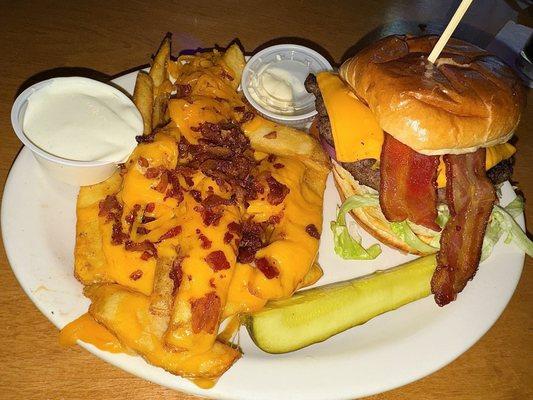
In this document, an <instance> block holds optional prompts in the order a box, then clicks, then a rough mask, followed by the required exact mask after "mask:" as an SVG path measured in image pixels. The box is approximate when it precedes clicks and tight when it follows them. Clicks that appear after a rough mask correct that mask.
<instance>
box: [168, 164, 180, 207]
mask: <svg viewBox="0 0 533 400" xmlns="http://www.w3.org/2000/svg"><path fill="white" fill-rule="evenodd" d="M167 178H168V182H169V183H170V186H171V187H172V188H171V189H170V190H168V191H167V193H166V195H165V198H164V200H166V199H167V198H169V197H173V198H175V199H176V200H177V201H178V204H179V203H181V202H182V201H183V190H182V188H181V185H180V182H179V178H178V171H173V170H167Z"/></svg>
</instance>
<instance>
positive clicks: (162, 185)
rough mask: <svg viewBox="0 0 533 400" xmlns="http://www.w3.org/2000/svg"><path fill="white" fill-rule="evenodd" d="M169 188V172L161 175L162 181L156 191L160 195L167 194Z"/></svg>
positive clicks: (155, 188)
mask: <svg viewBox="0 0 533 400" xmlns="http://www.w3.org/2000/svg"><path fill="white" fill-rule="evenodd" d="M167 186H168V173H167V171H163V172H162V173H161V179H160V180H159V183H158V184H157V185H156V187H154V190H155V191H157V192H159V193H165V192H166V191H167Z"/></svg>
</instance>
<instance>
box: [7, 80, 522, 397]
mask: <svg viewBox="0 0 533 400" xmlns="http://www.w3.org/2000/svg"><path fill="white" fill-rule="evenodd" d="M137 72H138V71H133V72H129V73H127V74H124V75H120V76H116V77H115V78H114V79H113V83H115V84H118V83H116V81H118V82H121V80H123V79H133V78H134V77H135V75H136V74H137ZM24 157H33V156H32V155H31V152H30V150H29V149H27V148H26V147H23V148H22V149H21V150H20V151H19V153H18V154H17V156H16V158H15V160H14V162H13V163H12V165H11V168H10V170H9V173H8V176H7V179H6V181H5V185H4V191H3V196H2V205H1V210H0V219H1V230H2V238H3V242H4V249H5V252H6V257H7V260H8V262H9V265H10V268H11V270H12V271H13V274H14V275H15V277H16V279H17V282H18V283H19V285H20V286H21V288H22V289H23V291H24V293H25V294H26V296H28V298H30V300H31V301H32V302H33V304H34V305H35V306H36V307H37V309H38V310H39V311H40V312H41V313H42V314H43V315H44V316H45V317H46V318H47V319H48V320H49V321H51V322H52V324H53V325H54V326H56V327H57V328H58V329H60V328H61V326H60V324H59V323H58V321H57V320H56V319H55V318H53V316H51V315H50V312H49V310H47V309H46V308H45V305H44V304H41V303H42V302H41V301H40V300H39V299H38V298H37V297H36V295H35V293H34V292H32V290H31V289H30V288H29V287H26V286H25V285H23V283H22V282H23V281H24V279H23V277H22V269H18V268H14V267H13V265H15V264H17V262H16V261H15V257H16V256H15V255H13V254H11V249H10V246H9V241H10V240H11V239H10V238H9V237H8V236H7V235H6V234H5V233H6V228H5V225H6V223H7V222H6V216H7V215H8V212H9V211H8V210H7V206H6V205H5V204H6V202H5V199H6V198H8V197H10V196H12V194H11V192H12V191H13V190H14V186H15V185H16V184H17V182H15V181H14V179H15V178H14V174H13V171H14V170H16V168H17V167H16V166H17V165H18V164H19V163H22V162H23V161H22V160H23V159H24ZM21 165H22V164H21ZM7 219H9V217H7ZM519 223H520V225H521V226H522V227H523V226H524V214H522V215H521V217H520V218H519ZM516 255H518V252H517V254H516ZM520 256H521V267H520V271H519V273H518V274H517V278H516V282H514V283H513V289H512V291H511V292H510V294H509V298H508V299H507V301H506V302H505V305H504V306H503V307H502V309H501V311H500V312H499V313H497V315H494V318H493V320H492V321H491V323H490V324H489V325H488V326H487V327H486V329H484V330H483V332H481V331H479V332H478V334H476V335H474V336H475V337H473V338H472V339H471V340H470V342H468V343H466V346H463V350H462V351H459V352H458V353H457V354H454V355H453V357H452V358H447V359H446V361H442V362H441V363H438V365H435V366H434V367H433V368H430V369H427V368H426V369H423V370H420V371H423V372H420V373H418V374H414V375H413V374H412V375H411V376H410V377H405V378H404V379H400V380H397V381H396V382H395V383H394V384H391V385H388V386H379V387H378V386H376V387H375V390H367V391H365V392H359V393H357V394H354V393H353V391H351V390H350V388H351V386H348V385H347V386H345V389H344V391H342V390H340V391H339V392H341V393H339V392H337V393H335V394H334V393H331V394H330V396H329V397H328V399H339V400H340V399H353V398H354V396H357V397H363V396H369V395H373V394H378V393H383V392H386V391H389V390H393V389H396V388H398V387H401V386H404V385H407V384H409V383H412V382H415V381H418V380H420V379H421V378H423V377H426V376H429V375H431V374H433V373H434V372H436V371H438V370H439V369H441V368H443V367H444V366H446V365H448V364H450V363H452V362H453V361H454V360H456V359H457V358H458V357H459V356H460V355H462V354H464V353H465V352H467V351H468V350H469V349H470V348H471V347H472V346H473V345H474V344H475V343H477V342H478V341H479V340H480V339H481V338H482V337H483V336H484V335H485V334H486V333H487V332H488V330H490V329H491V328H492V326H493V325H494V323H495V322H496V321H497V320H498V319H499V318H500V316H501V314H502V313H503V311H504V310H505V309H506V307H507V305H508V303H509V301H510V299H511V298H512V297H513V295H514V293H515V291H516V287H517V285H518V282H519V281H520V278H521V276H522V271H523V267H524V260H525V254H524V253H520ZM80 286H81V284H80ZM78 344H80V345H81V347H83V348H84V349H85V350H87V351H89V352H90V353H92V354H94V355H96V356H97V357H98V358H101V359H102V360H104V361H105V362H107V363H109V364H111V365H113V366H114V367H118V368H120V369H122V370H124V371H126V372H128V373H131V374H132V375H134V376H136V377H138V378H141V379H145V380H148V381H150V382H153V383H155V384H159V385H162V386H165V387H168V388H170V389H173V390H179V391H182V392H185V393H190V394H194V395H199V396H204V397H208V398H219V399H246V398H250V397H249V396H246V397H244V396H243V395H242V394H241V395H240V396H239V395H237V396H232V395H230V393H228V392H220V391H219V390H216V388H217V386H218V385H216V386H215V387H214V388H213V389H209V390H205V389H201V388H198V387H197V386H195V385H194V384H191V383H190V382H189V381H188V380H186V379H184V378H181V377H179V376H174V375H171V376H172V377H173V380H174V379H175V380H174V382H182V383H183V384H180V385H178V386H179V387H177V386H170V385H169V384H167V383H165V382H164V379H163V378H164V377H165V376H166V375H159V374H157V375H156V379H152V378H150V377H147V376H146V374H144V373H143V371H138V370H137V368H136V367H135V365H134V364H126V365H124V364H123V363H120V361H118V360H117V357H116V355H115V354H112V353H107V352H104V351H101V350H99V349H97V348H96V347H94V346H92V345H90V344H87V343H84V342H78ZM241 361H242V360H241ZM147 365H149V364H147ZM149 366H150V367H152V368H156V369H160V370H162V371H163V369H162V368H160V367H155V366H152V365H149ZM235 368H236V366H233V367H231V368H230V371H231V370H234V369H235ZM227 373H229V371H228V372H227ZM166 374H169V373H166ZM157 377H161V379H158V378H157ZM339 389H341V388H339ZM335 396H336V397H335ZM257 398H263V397H260V396H259V397H257ZM307 398H309V399H322V398H324V397H316V396H309V397H307Z"/></svg>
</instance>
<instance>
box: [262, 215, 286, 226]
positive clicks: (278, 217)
mask: <svg viewBox="0 0 533 400" xmlns="http://www.w3.org/2000/svg"><path fill="white" fill-rule="evenodd" d="M282 218H283V213H282V212H281V213H279V214H276V215H271V216H270V217H268V219H267V221H266V222H267V223H268V224H270V225H277V224H279V223H280V221H281V219H282Z"/></svg>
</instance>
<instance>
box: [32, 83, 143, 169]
mask: <svg viewBox="0 0 533 400" xmlns="http://www.w3.org/2000/svg"><path fill="white" fill-rule="evenodd" d="M117 92H118V90H117V89H115V88H113V87H112V86H109V85H106V84H105V83H102V82H98V81H94V80H91V79H88V78H81V77H69V78H56V79H54V80H53V81H52V83H51V84H49V85H47V86H45V87H43V88H42V89H40V90H38V91H36V92H35V93H33V94H32V95H31V96H30V97H29V98H28V105H27V108H26V112H25V114H24V120H23V126H22V129H23V130H24V133H25V135H26V136H27V137H28V139H29V140H31V141H32V142H33V143H34V144H35V145H36V146H38V147H40V148H41V149H42V150H45V151H47V152H48V153H51V154H53V155H55V156H58V157H62V158H66V159H70V160H76V161H109V162H123V161H125V160H126V158H127V157H128V156H129V155H130V153H131V152H132V151H133V149H134V148H135V146H136V145H137V143H136V141H135V136H136V135H140V134H141V133H142V129H143V123H142V117H141V115H140V113H139V111H138V110H137V108H136V107H135V105H134V104H133V102H132V101H131V100H130V99H129V98H127V96H125V95H123V94H122V93H120V92H118V93H117Z"/></svg>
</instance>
